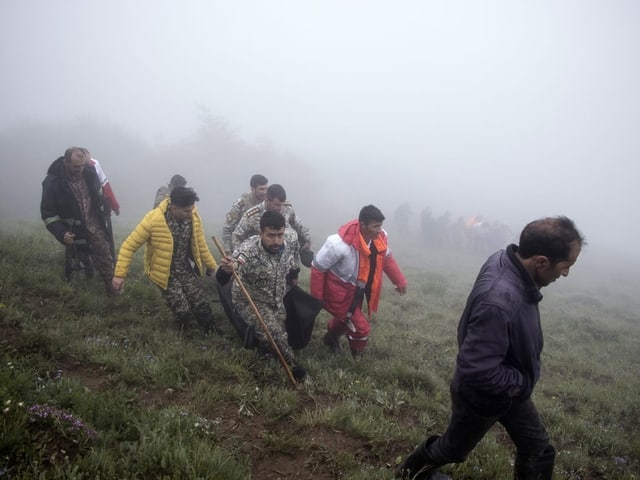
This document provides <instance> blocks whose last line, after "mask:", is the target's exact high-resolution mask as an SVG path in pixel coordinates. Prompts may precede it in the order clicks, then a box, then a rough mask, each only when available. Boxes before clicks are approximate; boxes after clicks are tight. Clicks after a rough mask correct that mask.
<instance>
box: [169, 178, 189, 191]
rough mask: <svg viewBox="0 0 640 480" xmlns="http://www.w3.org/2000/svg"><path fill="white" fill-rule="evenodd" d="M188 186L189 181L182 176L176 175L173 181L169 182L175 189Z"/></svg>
mask: <svg viewBox="0 0 640 480" xmlns="http://www.w3.org/2000/svg"><path fill="white" fill-rule="evenodd" d="M186 184H187V179H186V178H184V177H183V176H182V175H174V176H173V177H171V180H169V185H171V186H172V187H173V188H175V187H184V186H185V185H186Z"/></svg>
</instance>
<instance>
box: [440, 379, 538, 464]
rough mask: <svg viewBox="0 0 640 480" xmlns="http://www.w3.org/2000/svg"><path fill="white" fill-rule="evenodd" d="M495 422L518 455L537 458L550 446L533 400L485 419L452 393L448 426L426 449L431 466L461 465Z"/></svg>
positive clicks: (513, 404) (512, 406)
mask: <svg viewBox="0 0 640 480" xmlns="http://www.w3.org/2000/svg"><path fill="white" fill-rule="evenodd" d="M496 422H498V423H500V424H502V425H503V426H504V428H505V429H506V430H507V433H508V434H509V436H510V437H511V440H513V443H514V444H515V445H516V448H517V452H518V454H519V455H525V456H534V457H537V456H540V455H542V454H543V452H544V451H545V449H546V448H547V446H548V445H549V434H548V433H547V430H546V429H545V428H544V425H543V424H542V422H541V420H540V415H538V410H537V409H536V407H535V405H534V404H533V401H531V399H527V400H524V401H520V402H513V403H512V405H511V407H510V408H509V410H507V411H506V412H504V413H501V414H499V415H496V416H483V415H479V414H478V413H476V412H475V411H473V409H472V408H471V407H470V406H469V405H468V404H467V403H466V402H465V401H464V399H462V398H460V396H459V395H458V394H456V393H455V392H453V391H452V392H451V419H450V420H449V426H448V427H447V430H446V432H445V433H444V434H443V435H442V436H441V437H439V438H438V439H437V440H435V441H434V442H432V443H431V444H429V445H428V447H427V454H428V456H429V458H430V460H431V462H432V463H433V464H435V465H444V464H446V463H459V462H462V461H463V460H464V459H465V458H467V455H469V453H471V451H472V450H473V449H474V448H475V446H476V445H477V444H478V442H480V440H482V437H484V436H485V434H486V433H487V432H488V431H489V429H490V428H491V427H492V426H493V425H494V424H495V423H496Z"/></svg>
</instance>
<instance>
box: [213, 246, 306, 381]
mask: <svg viewBox="0 0 640 480" xmlns="http://www.w3.org/2000/svg"><path fill="white" fill-rule="evenodd" d="M211 238H212V239H213V243H215V244H216V247H218V250H219V251H220V255H222V256H223V257H225V258H228V255H227V254H226V253H225V251H224V249H223V248H222V246H221V245H220V244H219V243H218V240H217V239H216V237H215V235H214V236H213V237H211ZM231 273H232V274H233V278H234V279H235V281H236V282H238V286H239V287H240V289H241V290H242V293H243V294H244V296H245V297H246V299H247V301H248V302H249V305H251V308H252V309H253V313H255V314H256V317H257V318H258V322H259V323H260V326H261V327H262V330H264V333H265V335H266V336H267V338H268V339H269V343H270V344H271V348H273V350H274V351H275V352H276V355H278V360H280V364H281V365H282V368H284V371H285V372H287V377H289V380H291V383H293V384H294V385H297V384H298V382H296V379H295V378H294V377H293V374H292V373H291V369H290V368H289V365H287V361H286V360H285V359H284V357H283V356H282V352H280V349H279V348H278V345H277V344H276V342H275V340H274V339H273V337H272V336H271V332H269V327H268V326H267V324H266V323H265V321H264V319H263V318H262V315H260V312H259V311H258V307H256V304H255V303H253V299H252V298H251V295H249V292H248V291H247V289H246V288H245V287H244V284H243V283H242V280H240V276H239V275H238V273H237V272H236V269H235V268H234V269H233V270H232V272H231Z"/></svg>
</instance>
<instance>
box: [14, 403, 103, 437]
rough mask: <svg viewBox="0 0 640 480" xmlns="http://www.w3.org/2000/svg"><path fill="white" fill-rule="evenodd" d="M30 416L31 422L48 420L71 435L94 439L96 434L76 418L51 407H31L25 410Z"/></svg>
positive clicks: (38, 405)
mask: <svg viewBox="0 0 640 480" xmlns="http://www.w3.org/2000/svg"><path fill="white" fill-rule="evenodd" d="M27 412H28V413H29V415H30V416H31V422H37V421H39V420H45V421H46V420H50V421H52V422H53V423H57V424H59V425H60V426H61V427H62V430H63V432H64V431H65V430H67V429H68V430H69V431H70V432H72V433H78V434H82V435H85V436H86V437H87V438H89V439H94V438H96V436H97V434H96V431H95V430H94V429H92V428H91V427H89V426H88V425H87V424H85V423H84V422H83V421H82V420H81V419H79V418H78V417H76V416H74V415H72V414H70V413H67V412H64V411H62V410H59V409H57V408H55V407H53V406H51V405H40V404H37V405H33V406H31V407H29V409H28V410H27Z"/></svg>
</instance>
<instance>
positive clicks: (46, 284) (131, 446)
mask: <svg viewBox="0 0 640 480" xmlns="http://www.w3.org/2000/svg"><path fill="white" fill-rule="evenodd" d="M395 255H396V257H397V259H398V261H399V263H400V264H401V265H402V266H403V268H404V270H405V273H406V274H407V277H408V279H409V293H408V294H407V295H406V296H404V297H399V296H397V295H395V293H394V292H393V290H392V288H391V286H390V285H389V284H388V282H387V284H386V286H385V292H384V293H383V297H382V301H381V304H380V309H379V311H378V313H377V314H376V316H375V317H374V318H373V320H372V335H371V343H370V345H369V347H368V349H367V351H366V352H365V354H364V356H363V357H362V358H359V359H356V360H354V359H352V358H351V355H350V354H349V353H348V352H342V353H338V354H335V355H333V354H330V353H329V351H328V350H327V349H326V347H325V346H324V345H323V344H322V335H323V333H324V325H325V324H326V320H327V319H328V315H327V314H326V313H324V312H323V313H321V315H320V316H319V317H318V320H317V324H316V328H315V331H314V333H313V339H312V342H311V344H310V345H309V346H308V347H307V348H305V349H304V350H302V351H301V352H299V353H298V358H299V360H300V362H301V363H302V364H303V365H304V366H305V367H307V369H308V371H309V376H308V379H307V381H306V382H305V383H303V384H300V385H298V386H297V387H295V388H294V387H292V386H291V385H290V383H289V381H288V380H287V378H286V376H285V375H284V372H283V371H282V369H281V367H280V366H279V364H278V363H277V362H274V361H272V360H265V359H264V358H261V357H260V356H259V355H258V354H257V353H256V352H253V351H248V350H245V349H243V348H242V347H241V344H240V340H239V339H238V338H237V336H236V334H235V331H234V330H233V329H232V327H231V326H230V324H229V323H228V322H227V321H226V319H225V318H224V314H223V312H222V310H221V308H220V306H219V304H218V303H215V302H214V303H212V306H213V308H214V312H215V313H216V315H217V317H218V319H219V324H220V326H221V328H222V330H223V335H222V336H218V335H208V336H203V335H202V334H201V332H200V331H199V329H198V328H197V325H196V323H195V321H194V322H193V325H192V326H191V327H190V328H187V329H185V330H179V329H178V328H177V327H175V326H174V324H173V322H172V318H171V315H170V313H169V312H168V311H167V309H166V308H165V307H164V304H163V302H162V299H161V297H160V295H159V292H158V291H157V289H156V287H155V286H153V285H152V284H151V282H149V281H148V280H147V279H146V278H145V277H144V275H143V273H142V267H141V255H140V254H139V255H138V256H137V257H136V262H135V264H134V265H133V268H132V272H131V275H130V277H129V279H128V282H127V289H126V293H125V295H124V296H122V297H119V298H117V299H115V300H109V299H107V298H106V297H105V296H104V294H103V287H102V285H101V282H100V281H99V280H98V279H94V280H91V281H86V280H84V279H83V278H81V277H77V278H74V279H73V281H72V282H71V283H65V282H64V281H63V279H62V260H63V252H62V248H61V247H60V246H59V245H58V244H57V243H56V242H55V241H54V240H53V239H52V238H51V236H50V235H49V234H48V233H47V232H45V231H42V229H33V230H30V229H28V228H26V229H23V231H20V232H17V233H15V234H13V235H6V234H5V235H4V236H3V237H2V238H1V246H0V271H1V272H2V275H0V407H1V408H2V409H3V412H2V414H1V415H0V429H1V431H2V436H1V438H0V479H4V478H7V479H8V478H11V479H32V478H42V479H63V478H64V479H116V478H117V479H197V478H203V479H204V478H207V479H225V480H234V479H249V478H253V479H266V478H281V479H306V478H314V479H321V480H322V479H350V480H359V479H362V480H364V479H380V480H384V479H387V480H389V479H391V478H393V473H392V472H393V467H394V466H395V464H396V463H397V462H398V461H400V460H401V459H402V457H404V456H405V455H406V454H407V453H408V452H409V451H410V450H411V449H412V448H413V446H414V445H415V444H416V443H418V442H419V441H421V440H422V439H423V438H424V436H425V435H426V434H428V433H440V432H441V431H442V430H443V429H444V428H445V427H446V424H447V420H448V416H449V396H448V383H449V380H450V378H451V375H452V373H453V367H454V363H455V356H456V353H457V347H456V328H457V321H458V317H459V315H460V313H461V311H462V308H463V306H464V302H465V300H466V295H467V294H468V291H469V288H470V286H471V284H472V282H473V279H474V278H475V275H476V273H477V269H478V267H479V265H480V264H481V262H482V260H483V259H482V258H480V257H474V256H469V255H459V254H453V253H450V252H443V251H424V250H422V249H420V248H418V247H416V246H412V245H404V246H396V249H395ZM409 259H411V261H412V262H415V263H414V264H413V265H408V263H409ZM575 270H576V271H575V272H572V277H569V278H568V279H563V280H561V282H559V283H558V285H553V286H551V287H549V288H548V289H546V290H545V292H544V293H545V299H544V300H543V302H542V304H541V312H542V317H543V326H544V330H545V351H544V353H543V362H544V363H543V376H542V379H541V381H540V383H539V384H538V386H537V389H536V392H535V394H534V399H535V401H536V404H537V405H538V407H539V410H540V413H541V415H542V416H543V418H544V421H545V423H546V425H547V427H548V429H549V432H550V434H551V437H552V441H553V443H554V445H555V446H556V448H557V450H558V456H557V462H556V471H555V477H554V478H556V479H575V480H578V479H580V480H592V479H637V478H639V475H638V473H637V472H638V471H639V469H640V463H639V462H640V440H639V439H638V437H639V435H638V432H640V420H639V418H640V400H639V398H640V378H639V376H638V372H640V357H638V352H639V351H640V348H639V347H640V317H639V316H638V313H637V312H638V311H639V309H638V307H639V306H640V305H639V303H640V300H639V299H638V298H637V294H635V293H634V292H633V285H632V284H628V283H627V284H623V283H622V282H621V283H620V284H619V285H616V284H612V283H611V282H606V285H601V284H600V283H598V281H597V280H598V279H600V278H602V276H599V275H597V274H594V275H592V277H593V278H594V281H593V282H588V281H586V280H585V278H582V279H581V280H580V281H577V282H575V284H573V280H575V279H574V278H573V275H575V277H576V279H578V278H579V276H580V275H581V274H582V275H584V277H588V276H589V273H588V272H580V271H579V269H578V268H576V269H575ZM205 282H206V284H205V288H206V290H207V292H208V294H209V295H210V296H211V298H212V299H215V293H214V291H215V290H214V288H213V285H212V283H211V282H212V281H211V280H210V279H206V280H205ZM302 284H303V286H306V285H308V270H306V269H305V270H303V272H302ZM343 342H344V340H343ZM38 405H40V406H42V407H37V406H38ZM34 406H36V407H34ZM34 408H47V409H50V411H51V412H53V413H52V414H51V416H49V417H47V418H39V417H37V416H34V415H35V414H34V410H33V409H34ZM73 422H80V423H73ZM77 425H82V428H79V427H77ZM513 454H514V449H513V445H512V444H511V442H510V441H509V439H508V437H507V436H506V434H505V432H504V431H503V430H502V429H501V428H499V427H495V428H494V429H492V430H491V432H490V433H489V434H488V435H487V436H486V437H485V439H483V441H482V442H481V443H480V444H479V445H478V447H477V448H476V449H475V450H474V452H473V453H472V454H471V455H470V456H469V458H468V459H467V461H466V462H464V463H462V464H459V465H451V466H448V467H446V468H445V469H444V470H445V471H446V472H447V473H449V474H451V475H452V476H453V477H454V478H457V479H486V480H489V479H492V480H493V479H506V478H511V477H512V472H511V470H512V462H513Z"/></svg>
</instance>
